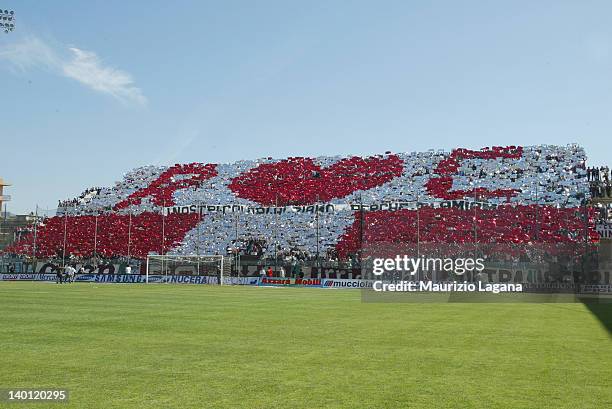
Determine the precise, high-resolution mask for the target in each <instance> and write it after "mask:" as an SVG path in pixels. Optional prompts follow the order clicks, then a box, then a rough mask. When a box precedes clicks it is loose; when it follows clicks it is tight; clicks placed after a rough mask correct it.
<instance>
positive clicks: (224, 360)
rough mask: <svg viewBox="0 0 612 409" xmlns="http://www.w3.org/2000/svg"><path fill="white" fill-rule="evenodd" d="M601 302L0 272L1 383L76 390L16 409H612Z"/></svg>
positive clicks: (611, 352)
mask: <svg viewBox="0 0 612 409" xmlns="http://www.w3.org/2000/svg"><path fill="white" fill-rule="evenodd" d="M600 307H602V306H600ZM602 308H604V307H602ZM600 312H601V314H600V319H598V318H597V317H596V316H595V315H593V314H592V312H591V311H590V310H589V308H587V307H586V306H584V305H582V304H459V303H454V304H448V303H439V304H431V303H429V304H414V303H411V304H389V303H385V304H382V303H381V304H367V303H362V302H361V299H360V292H359V291H358V290H322V289H306V288H256V287H246V286H245V287H229V286H225V287H217V286H202V285H192V286H190V285H164V284H157V285H148V286H147V285H131V284H91V283H81V284H79V283H77V284H73V285H63V286H60V285H55V284H51V283H29V282H0V388H15V387H20V388H24V387H29V388H37V387H44V388H49V387H62V388H68V389H69V390H70V401H69V403H68V404H62V403H55V404H49V405H46V404H44V403H37V404H21V403H17V404H14V403H12V404H4V406H5V407H7V408H20V407H28V408H30V407H34V408H45V407H52V408H121V409H125V408H309V409H312V408H514V409H516V408H555V409H557V408H580V409H584V408H606V407H608V408H609V407H612V342H611V337H610V334H609V332H608V331H607V330H606V328H605V326H604V325H603V324H602V320H601V317H602V316H603V317H604V322H605V320H606V319H607V320H609V319H610V314H609V312H610V310H609V309H608V310H607V313H608V315H607V317H606V316H605V314H606V311H603V312H602V311H600ZM0 405H2V404H0Z"/></svg>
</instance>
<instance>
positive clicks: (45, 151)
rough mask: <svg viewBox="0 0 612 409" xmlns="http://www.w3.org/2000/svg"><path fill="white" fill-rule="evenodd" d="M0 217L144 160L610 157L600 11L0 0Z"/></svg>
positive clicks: (593, 7)
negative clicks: (509, 154) (0, 187)
mask: <svg viewBox="0 0 612 409" xmlns="http://www.w3.org/2000/svg"><path fill="white" fill-rule="evenodd" d="M0 8H5V9H13V10H15V13H16V19H17V20H16V30H15V31H14V32H11V33H8V34H4V33H0V34H1V35H0V90H1V95H2V96H3V98H0V112H1V113H3V114H4V115H3V117H4V121H3V123H2V126H1V127H0V142H1V143H0V149H1V153H2V156H1V160H0V177H3V178H4V179H5V180H7V181H9V182H11V183H12V184H13V186H12V187H10V188H8V189H7V190H6V194H10V195H11V196H12V201H11V202H8V211H9V212H12V213H26V212H30V211H33V210H34V208H35V206H36V205H38V206H40V207H42V208H54V207H56V206H57V201H58V200H59V199H67V198H71V197H75V196H78V194H79V193H80V192H82V191H83V190H84V189H86V188H88V187H91V186H110V185H112V184H113V183H114V181H116V180H120V179H121V178H122V175H123V174H124V173H125V172H127V171H129V170H130V169H133V168H135V167H138V166H142V165H149V164H161V165H170V164H174V163H187V162H206V163H224V162H232V161H236V160H240V159H256V158H261V157H275V158H283V157H287V156H317V155H349V154H355V155H361V154H363V155H368V154H376V153H384V152H385V151H393V152H412V151H423V150H427V149H430V148H434V149H446V150H450V149H452V148H456V147H466V148H472V149H478V148H481V147H485V146H493V145H534V144H558V145H566V144H568V143H574V142H575V143H579V144H581V145H582V146H584V147H585V149H586V151H587V155H588V158H589V164H591V165H602V164H606V163H609V162H610V159H609V155H610V153H612V139H611V131H612V24H610V16H611V15H612V2H610V1H587V0H585V1H558V0H557V1H537V2H534V1H519V0H517V1H512V2H491V1H461V2H457V1H435V0H433V1H384V0H381V1H356V0H351V1H341V0H334V1H315V0H311V1H307V2H304V1H294V0H284V1H265V0H260V1H257V2H253V1H232V0H228V1H180V0H176V1H167V0H165V1H155V0H148V1H146V2H145V1H130V2H126V1H110V0H105V1H87V2H84V1H68V0H64V1H61V2H50V1H45V2H42V1H36V0H20V1H8V0H0Z"/></svg>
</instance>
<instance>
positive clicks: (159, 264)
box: [146, 254, 232, 285]
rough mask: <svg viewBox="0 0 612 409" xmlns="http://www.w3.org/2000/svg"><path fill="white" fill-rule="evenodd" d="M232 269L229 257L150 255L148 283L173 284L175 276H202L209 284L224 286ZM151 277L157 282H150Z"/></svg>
mask: <svg viewBox="0 0 612 409" xmlns="http://www.w3.org/2000/svg"><path fill="white" fill-rule="evenodd" d="M231 268H232V260H231V257H229V256H198V255H180V256H179V255H169V254H166V255H148V256H147V269H146V282H147V283H149V282H171V281H172V277H173V276H202V277H207V281H206V282H207V283H209V284H219V285H223V281H224V277H229V276H230V275H231ZM150 276H154V277H155V280H149V278H150ZM160 276H161V277H160Z"/></svg>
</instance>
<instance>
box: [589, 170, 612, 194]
mask: <svg viewBox="0 0 612 409" xmlns="http://www.w3.org/2000/svg"><path fill="white" fill-rule="evenodd" d="M587 175H588V179H589V182H590V193H591V197H593V198H598V199H601V198H607V199H612V183H611V181H610V168H609V167H607V166H602V167H599V168H588V169H587Z"/></svg>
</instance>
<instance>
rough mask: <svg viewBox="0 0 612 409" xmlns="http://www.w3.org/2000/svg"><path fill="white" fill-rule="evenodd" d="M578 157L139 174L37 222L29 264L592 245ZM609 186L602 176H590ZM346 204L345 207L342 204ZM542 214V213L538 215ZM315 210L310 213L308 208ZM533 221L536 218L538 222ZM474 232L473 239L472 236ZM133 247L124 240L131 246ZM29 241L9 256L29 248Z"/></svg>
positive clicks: (410, 156) (298, 162) (553, 152)
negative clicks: (376, 245) (383, 247)
mask: <svg viewBox="0 0 612 409" xmlns="http://www.w3.org/2000/svg"><path fill="white" fill-rule="evenodd" d="M585 161H586V156H585V153H584V150H583V149H582V148H581V147H579V146H577V145H568V146H565V147H559V146H551V145H538V146H530V147H517V146H509V147H491V148H483V149H481V150H469V149H456V150H454V151H452V152H450V153H449V152H443V151H434V150H430V151H427V152H412V153H399V154H391V153H389V152H387V153H385V154H384V155H376V156H371V157H357V156H351V157H344V158H342V157H317V158H301V157H293V158H288V159H284V160H274V159H272V158H265V159H260V160H254V161H238V162H234V163H230V164H201V163H191V164H182V165H180V164H177V165H174V166H171V167H162V166H146V167H140V168H137V169H135V170H133V171H131V172H129V173H128V174H126V175H125V177H124V179H123V180H122V181H120V182H117V183H116V184H115V185H114V186H112V187H107V188H92V189H88V190H87V191H86V192H84V194H83V195H81V196H80V197H79V198H77V199H74V200H73V201H68V202H69V204H70V206H62V210H61V211H60V212H58V216H56V217H51V218H49V219H48V220H46V221H45V222H44V224H41V226H39V229H38V236H37V241H38V243H37V246H36V248H37V256H46V255H52V254H57V251H58V249H63V247H64V231H65V232H66V252H67V253H69V254H71V255H74V256H79V257H81V256H88V255H92V254H93V253H94V252H95V253H97V254H100V255H103V256H105V257H118V256H125V255H126V254H127V253H128V247H129V253H130V255H131V256H133V257H138V258H144V257H146V255H147V254H149V253H158V254H159V253H172V254H224V253H227V252H234V253H239V254H242V255H250V256H254V257H268V258H269V257H281V258H283V259H287V260H292V261H299V260H306V259H312V258H314V257H316V258H317V259H319V258H321V259H326V260H339V259H343V260H346V259H354V258H356V257H357V254H358V253H359V248H360V247H362V246H363V243H364V242H365V243H367V242H378V241H381V240H382V239H383V238H384V239H385V240H388V241H390V242H398V241H399V242H402V241H405V242H411V241H415V240H416V237H417V236H418V237H419V240H420V241H423V242H425V241H440V242H449V241H450V242H453V243H458V244H461V243H467V242H470V241H476V242H507V243H529V242H534V241H540V242H553V241H560V242H568V241H569V242H572V241H580V240H582V238H583V237H584V228H583V227H584V226H585V224H586V225H588V229H587V230H588V231H589V233H588V239H589V240H596V235H595V234H594V227H593V226H594V224H593V220H592V217H591V216H589V217H586V218H583V217H582V216H581V215H579V214H577V213H576V209H579V207H580V205H581V203H582V202H583V200H584V198H585V197H588V196H589V194H590V193H592V192H590V191H589V186H590V183H591V179H592V178H595V176H594V175H595V173H593V172H592V170H591V169H588V170H587V168H586V165H585ZM604 175H605V179H606V180H609V179H607V178H608V176H607V175H608V172H603V171H602V170H601V169H600V170H598V176H597V178H599V179H601V180H602V181H603V180H604ZM456 200H467V201H477V202H486V204H487V206H490V209H489V210H485V209H476V210H471V209H456V208H452V209H438V208H437V206H438V204H439V203H440V201H456ZM383 202H413V203H414V202H418V203H419V206H420V209H419V211H418V214H419V216H418V217H419V218H422V220H420V221H419V226H418V227H419V234H416V231H415V229H416V226H415V220H416V219H415V218H416V217H417V216H416V215H417V211H416V210H406V209H404V210H401V211H392V210H374V211H357V212H355V211H354V207H353V208H351V207H350V206H348V207H347V206H346V205H347V204H352V205H355V204H359V205H366V206H367V205H375V204H379V203H383ZM317 204H333V205H336V206H337V209H335V210H334V211H327V212H323V211H303V209H302V211H294V209H292V208H285V209H283V211H278V212H277V211H265V212H262V213H261V214H258V213H256V212H249V211H236V212H227V213H224V212H220V211H208V210H205V211H204V212H203V214H199V213H184V214H179V213H172V212H170V213H169V214H167V209H166V211H165V210H164V208H169V207H172V206H189V205H200V206H204V209H207V206H209V205H243V206H251V207H265V206H272V207H277V206H312V205H317ZM343 205H344V207H343ZM536 208H537V209H539V210H536ZM311 210H312V209H311ZM536 213H537V217H536ZM474 231H475V232H476V234H474ZM128 243H129V244H128ZM33 245H34V243H33V235H32V234H29V235H26V237H23V238H22V240H20V241H19V242H17V243H16V244H15V245H14V246H13V247H12V248H11V249H10V251H12V252H15V253H28V252H30V254H31V251H32V250H33Z"/></svg>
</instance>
